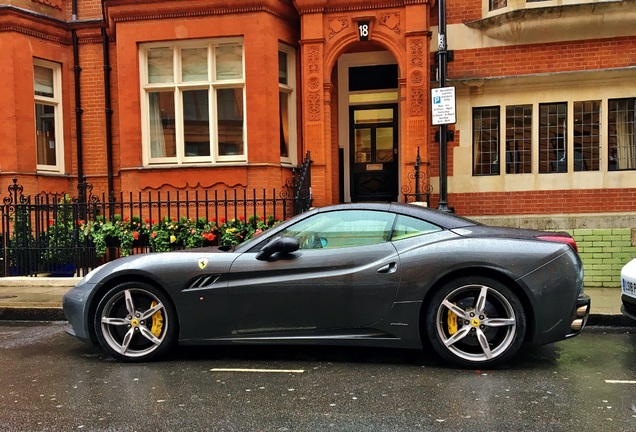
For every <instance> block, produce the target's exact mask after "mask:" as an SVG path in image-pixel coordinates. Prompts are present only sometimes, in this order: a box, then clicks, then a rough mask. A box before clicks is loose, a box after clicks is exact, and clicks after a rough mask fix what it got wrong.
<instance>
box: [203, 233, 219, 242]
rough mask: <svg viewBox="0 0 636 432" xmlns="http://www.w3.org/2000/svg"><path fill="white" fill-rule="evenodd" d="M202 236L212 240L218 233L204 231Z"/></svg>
mask: <svg viewBox="0 0 636 432" xmlns="http://www.w3.org/2000/svg"><path fill="white" fill-rule="evenodd" d="M201 236H202V237H203V238H204V239H206V240H207V241H212V240H214V239H215V238H216V235H214V234H212V233H211V232H207V233H203V234H201Z"/></svg>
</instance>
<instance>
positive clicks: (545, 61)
mask: <svg viewBox="0 0 636 432" xmlns="http://www.w3.org/2000/svg"><path fill="white" fill-rule="evenodd" d="M634 58H636V37H619V38H610V39H595V40H588V41H572V42H555V43H542V44H533V45H516V46H504V47H493V48H482V49H467V50H459V51H455V60H454V61H453V63H452V65H451V66H450V67H449V68H448V78H449V79H459V78H464V79H465V78H481V77H496V76H511V75H527V74H536V73H548V72H552V73H554V72H567V71H581V70H598V69H599V68H600V67H601V66H602V68H603V69H609V68H619V67H625V66H632V65H633V63H634Z"/></svg>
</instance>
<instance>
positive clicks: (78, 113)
mask: <svg viewBox="0 0 636 432" xmlns="http://www.w3.org/2000/svg"><path fill="white" fill-rule="evenodd" d="M72 20H73V22H75V21H77V0H73V5H72ZM71 34H72V36H73V72H74V77H75V129H76V133H77V183H78V185H79V184H82V183H83V182H84V165H83V154H82V153H83V151H82V147H83V146H82V113H83V112H84V111H83V110H82V98H81V93H80V90H81V86H80V73H81V72H82V68H81V67H80V65H79V41H78V39H77V31H76V30H75V29H73V30H72V31H71ZM79 193H80V197H79V198H80V200H81V201H80V202H84V201H85V198H86V190H85V189H84V188H79Z"/></svg>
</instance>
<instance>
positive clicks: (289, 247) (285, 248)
mask: <svg viewBox="0 0 636 432" xmlns="http://www.w3.org/2000/svg"><path fill="white" fill-rule="evenodd" d="M298 248H300V243H299V242H298V239H297V238H296V237H286V236H280V237H276V238H274V239H272V240H271V241H270V242H269V243H267V244H266V245H265V246H263V248H262V249H261V250H260V251H259V252H258V253H257V254H256V259H257V260H260V261H265V260H267V259H268V258H269V257H271V256H272V255H274V254H275V253H291V252H296V251H297V250H298Z"/></svg>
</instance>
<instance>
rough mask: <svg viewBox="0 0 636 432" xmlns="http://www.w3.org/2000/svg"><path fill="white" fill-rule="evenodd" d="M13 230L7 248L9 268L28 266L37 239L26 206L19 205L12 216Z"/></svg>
mask: <svg viewBox="0 0 636 432" xmlns="http://www.w3.org/2000/svg"><path fill="white" fill-rule="evenodd" d="M12 222H13V230H12V232H11V237H9V247H8V248H7V253H8V258H9V266H10V267H19V268H21V267H22V266H25V265H28V261H29V258H30V253H31V249H32V248H34V247H35V238H34V237H33V231H32V230H31V213H30V211H29V209H28V208H27V206H26V205H25V204H18V205H16V207H15V212H14V213H13V216H12Z"/></svg>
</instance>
